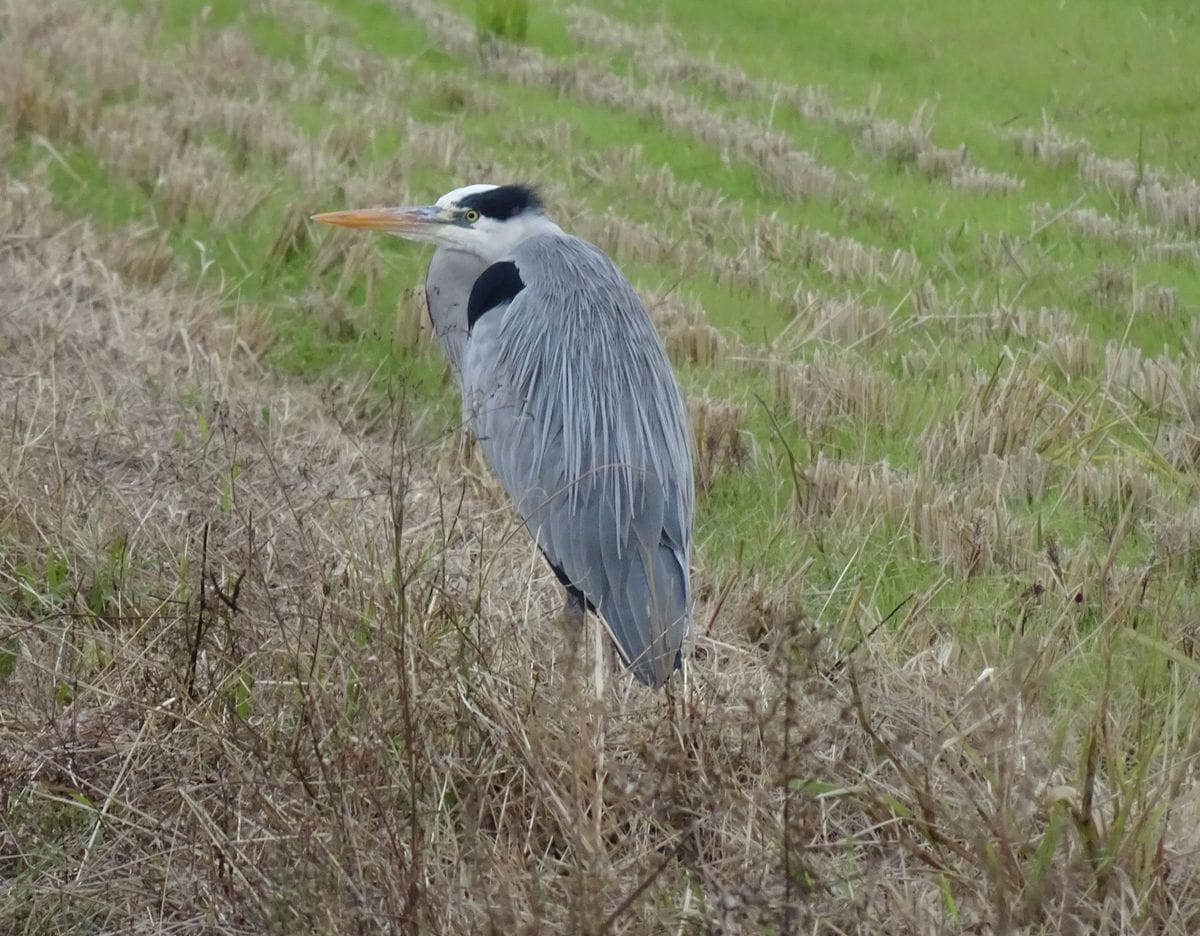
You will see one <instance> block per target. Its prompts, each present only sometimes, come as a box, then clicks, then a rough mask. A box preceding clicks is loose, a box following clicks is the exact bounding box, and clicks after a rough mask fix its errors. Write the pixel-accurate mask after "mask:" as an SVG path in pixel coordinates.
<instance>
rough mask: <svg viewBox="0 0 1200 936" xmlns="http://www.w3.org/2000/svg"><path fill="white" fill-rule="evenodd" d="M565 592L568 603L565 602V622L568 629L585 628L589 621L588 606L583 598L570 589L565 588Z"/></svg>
mask: <svg viewBox="0 0 1200 936" xmlns="http://www.w3.org/2000/svg"><path fill="white" fill-rule="evenodd" d="M563 591H564V592H565V594H566V601H564V602H563V621H564V622H566V624H567V626H568V627H573V628H581V627H583V625H584V623H585V621H586V620H587V606H586V605H584V603H583V596H582V595H580V594H579V593H578V592H573V591H571V590H570V589H569V588H564V589H563Z"/></svg>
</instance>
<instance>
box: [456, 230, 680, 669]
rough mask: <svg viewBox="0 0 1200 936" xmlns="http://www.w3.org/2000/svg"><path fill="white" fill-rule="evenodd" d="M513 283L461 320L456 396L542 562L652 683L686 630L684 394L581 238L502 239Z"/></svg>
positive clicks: (640, 314)
mask: <svg viewBox="0 0 1200 936" xmlns="http://www.w3.org/2000/svg"><path fill="white" fill-rule="evenodd" d="M512 259H513V260H514V262H515V263H516V264H517V266H518V268H519V270H520V274H521V279H522V280H523V281H524V282H525V285H526V288H525V289H524V290H522V292H520V293H519V294H518V295H517V297H516V298H515V299H514V300H513V301H512V302H511V303H508V304H505V305H503V306H500V307H497V308H496V309H493V310H490V311H488V312H486V313H485V314H484V315H483V316H482V317H480V318H479V319H478V320H477V322H476V324H475V327H474V330H473V331H472V333H471V337H470V340H469V342H468V346H467V357H466V362H465V370H464V375H463V390H464V402H465V406H466V408H467V413H468V418H469V419H470V421H471V424H472V428H473V430H474V433H475V435H476V436H477V437H478V438H479V440H480V444H481V445H482V446H483V448H484V451H485V452H486V454H487V456H488V458H489V460H490V461H491V463H492V466H493V468H494V470H495V471H496V473H497V475H498V476H499V478H500V481H501V483H502V484H503V485H504V487H505V489H506V490H507V491H508V493H509V495H510V496H511V497H512V498H513V500H514V502H515V503H516V505H517V509H518V511H519V512H520V514H521V516H522V518H523V519H524V520H525V523H526V525H527V526H528V528H529V530H530V532H531V533H532V535H533V536H534V538H535V539H536V540H537V541H538V544H539V545H540V546H541V547H542V549H543V550H544V551H545V552H546V555H547V557H548V558H549V559H550V561H551V562H552V563H553V564H555V565H557V566H559V567H560V568H561V569H562V570H563V572H564V573H565V575H566V576H567V577H568V578H569V579H570V581H571V583H572V584H573V585H574V586H575V587H576V588H578V589H579V590H580V591H581V592H583V594H584V595H585V596H586V597H587V599H588V600H589V601H590V602H591V603H592V605H594V606H595V607H596V608H597V609H598V610H599V612H600V614H601V615H602V616H603V617H604V619H605V621H606V622H607V624H608V627H609V629H610V631H611V633H612V635H613V637H614V639H615V641H616V643H617V645H618V647H619V648H620V650H621V653H622V655H623V656H624V657H625V659H626V660H627V661H628V662H629V663H630V665H631V667H632V668H633V671H634V673H635V675H637V677H638V678H639V679H640V680H642V681H643V682H645V683H647V684H649V685H656V686H657V685H661V684H662V683H663V682H664V681H665V680H666V678H667V677H668V676H669V675H670V674H671V671H672V669H674V668H675V665H676V663H677V660H678V658H679V654H680V648H681V646H682V643H683V640H684V638H685V636H686V632H687V628H688V624H689V618H688V611H689V604H690V598H691V591H690V585H689V579H688V560H689V554H690V550H691V528H692V501H693V492H692V460H691V451H690V447H689V444H688V438H687V429H686V421H685V413H684V407H683V400H682V397H681V396H680V393H679V388H678V386H677V385H676V383H675V379H674V376H673V375H672V373H671V368H670V364H669V362H668V361H667V357H666V354H665V352H664V350H663V347H662V343H661V341H660V340H659V338H658V335H657V334H656V333H655V331H654V327H653V325H652V323H651V322H650V319H649V317H648V316H647V315H646V312H645V309H644V308H643V306H642V304H641V301H640V300H639V299H638V297H637V294H636V293H635V292H634V291H633V288H632V287H631V286H630V285H629V284H628V282H627V281H626V280H625V279H624V277H623V276H622V275H621V274H620V272H619V271H618V270H617V269H616V267H615V266H613V264H612V262H611V261H610V260H609V259H608V258H607V257H605V256H604V254H603V253H601V252H600V251H599V250H597V249H596V248H595V247H593V246H592V245H591V244H588V243H587V242H586V241H582V240H579V239H577V238H574V237H567V236H549V235H547V236H541V237H537V238H533V239H531V240H529V241H526V242H525V243H523V244H522V245H520V246H519V247H518V248H517V249H516V251H514V254H513V258H512Z"/></svg>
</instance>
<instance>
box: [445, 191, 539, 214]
mask: <svg viewBox="0 0 1200 936" xmlns="http://www.w3.org/2000/svg"><path fill="white" fill-rule="evenodd" d="M458 207H459V208H462V209H464V210H465V209H474V210H475V211H478V212H479V213H480V214H482V215H486V216H487V217H489V218H494V219H496V220H497V221H507V220H508V219H509V218H515V217H516V216H517V215H519V214H521V213H522V212H524V211H539V210H541V207H542V200H541V198H539V197H538V194H537V192H535V191H534V190H533V189H531V188H529V187H528V186H525V185H501V186H500V187H499V188H494V189H489V190H488V191H486V192H476V193H474V194H473V195H467V196H465V197H464V198H463V199H462V200H460V201H459V203H458Z"/></svg>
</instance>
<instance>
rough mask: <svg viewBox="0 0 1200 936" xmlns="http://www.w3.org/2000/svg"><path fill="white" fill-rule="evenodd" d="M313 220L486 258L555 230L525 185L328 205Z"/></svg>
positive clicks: (473, 187) (504, 253)
mask: <svg viewBox="0 0 1200 936" xmlns="http://www.w3.org/2000/svg"><path fill="white" fill-rule="evenodd" d="M313 220H314V221H321V222H323V223H325V224H338V225H341V226H342V227H352V228H366V229H367V230H372V231H383V232H385V233H387V234H394V235H396V236H397V237H403V238H405V239H406V240H415V241H425V242H426V243H430V244H437V245H438V246H439V247H449V248H451V249H453V250H461V251H464V252H466V253H471V254H475V255H476V256H478V257H480V258H482V259H483V260H485V261H487V262H488V263H494V262H495V261H496V260H499V259H501V258H502V257H505V256H507V255H508V254H509V253H510V252H511V251H512V249H513V248H514V247H516V245H517V244H519V243H520V242H521V241H523V240H525V239H526V238H529V237H532V236H533V235H535V234H542V233H547V232H556V231H558V230H559V228H558V226H557V225H555V224H554V222H553V221H551V220H550V219H549V218H547V217H546V216H545V215H544V214H543V213H542V202H541V199H540V198H538V195H537V193H536V192H535V191H534V190H533V189H531V188H528V187H526V186H524V185H467V186H464V187H463V188H458V189H455V190H454V191H453V192H447V193H446V194H445V195H443V196H442V197H441V198H439V199H438V200H437V202H436V203H435V204H433V205H422V206H420V207H416V208H362V209H357V210H354V211H331V212H328V213H327V214H318V215H313Z"/></svg>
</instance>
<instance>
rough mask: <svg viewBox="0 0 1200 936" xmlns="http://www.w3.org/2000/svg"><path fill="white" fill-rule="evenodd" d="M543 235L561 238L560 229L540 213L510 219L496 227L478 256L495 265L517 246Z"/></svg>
mask: <svg viewBox="0 0 1200 936" xmlns="http://www.w3.org/2000/svg"><path fill="white" fill-rule="evenodd" d="M544 234H557V235H559V236H561V235H562V228H560V227H559V226H558V225H557V224H555V223H554V222H553V221H551V220H550V219H549V218H547V217H546V216H545V215H544V214H541V213H540V212H539V213H537V214H532V213H531V214H523V215H519V216H518V217H516V218H510V219H509V220H507V221H505V222H504V223H503V224H501V225H498V226H497V229H496V231H495V233H494V236H492V237H491V238H489V239H488V242H487V244H486V245H485V246H484V250H483V252H481V253H480V256H481V258H482V259H483V260H485V261H487V262H488V263H489V264H490V263H495V262H496V261H497V260H503V259H504V258H505V257H508V256H510V255H511V254H512V252H513V251H514V250H516V249H517V247H518V245H520V244H522V243H524V242H525V241H527V240H529V239H530V238H531V237H539V236H541V235H544Z"/></svg>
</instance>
